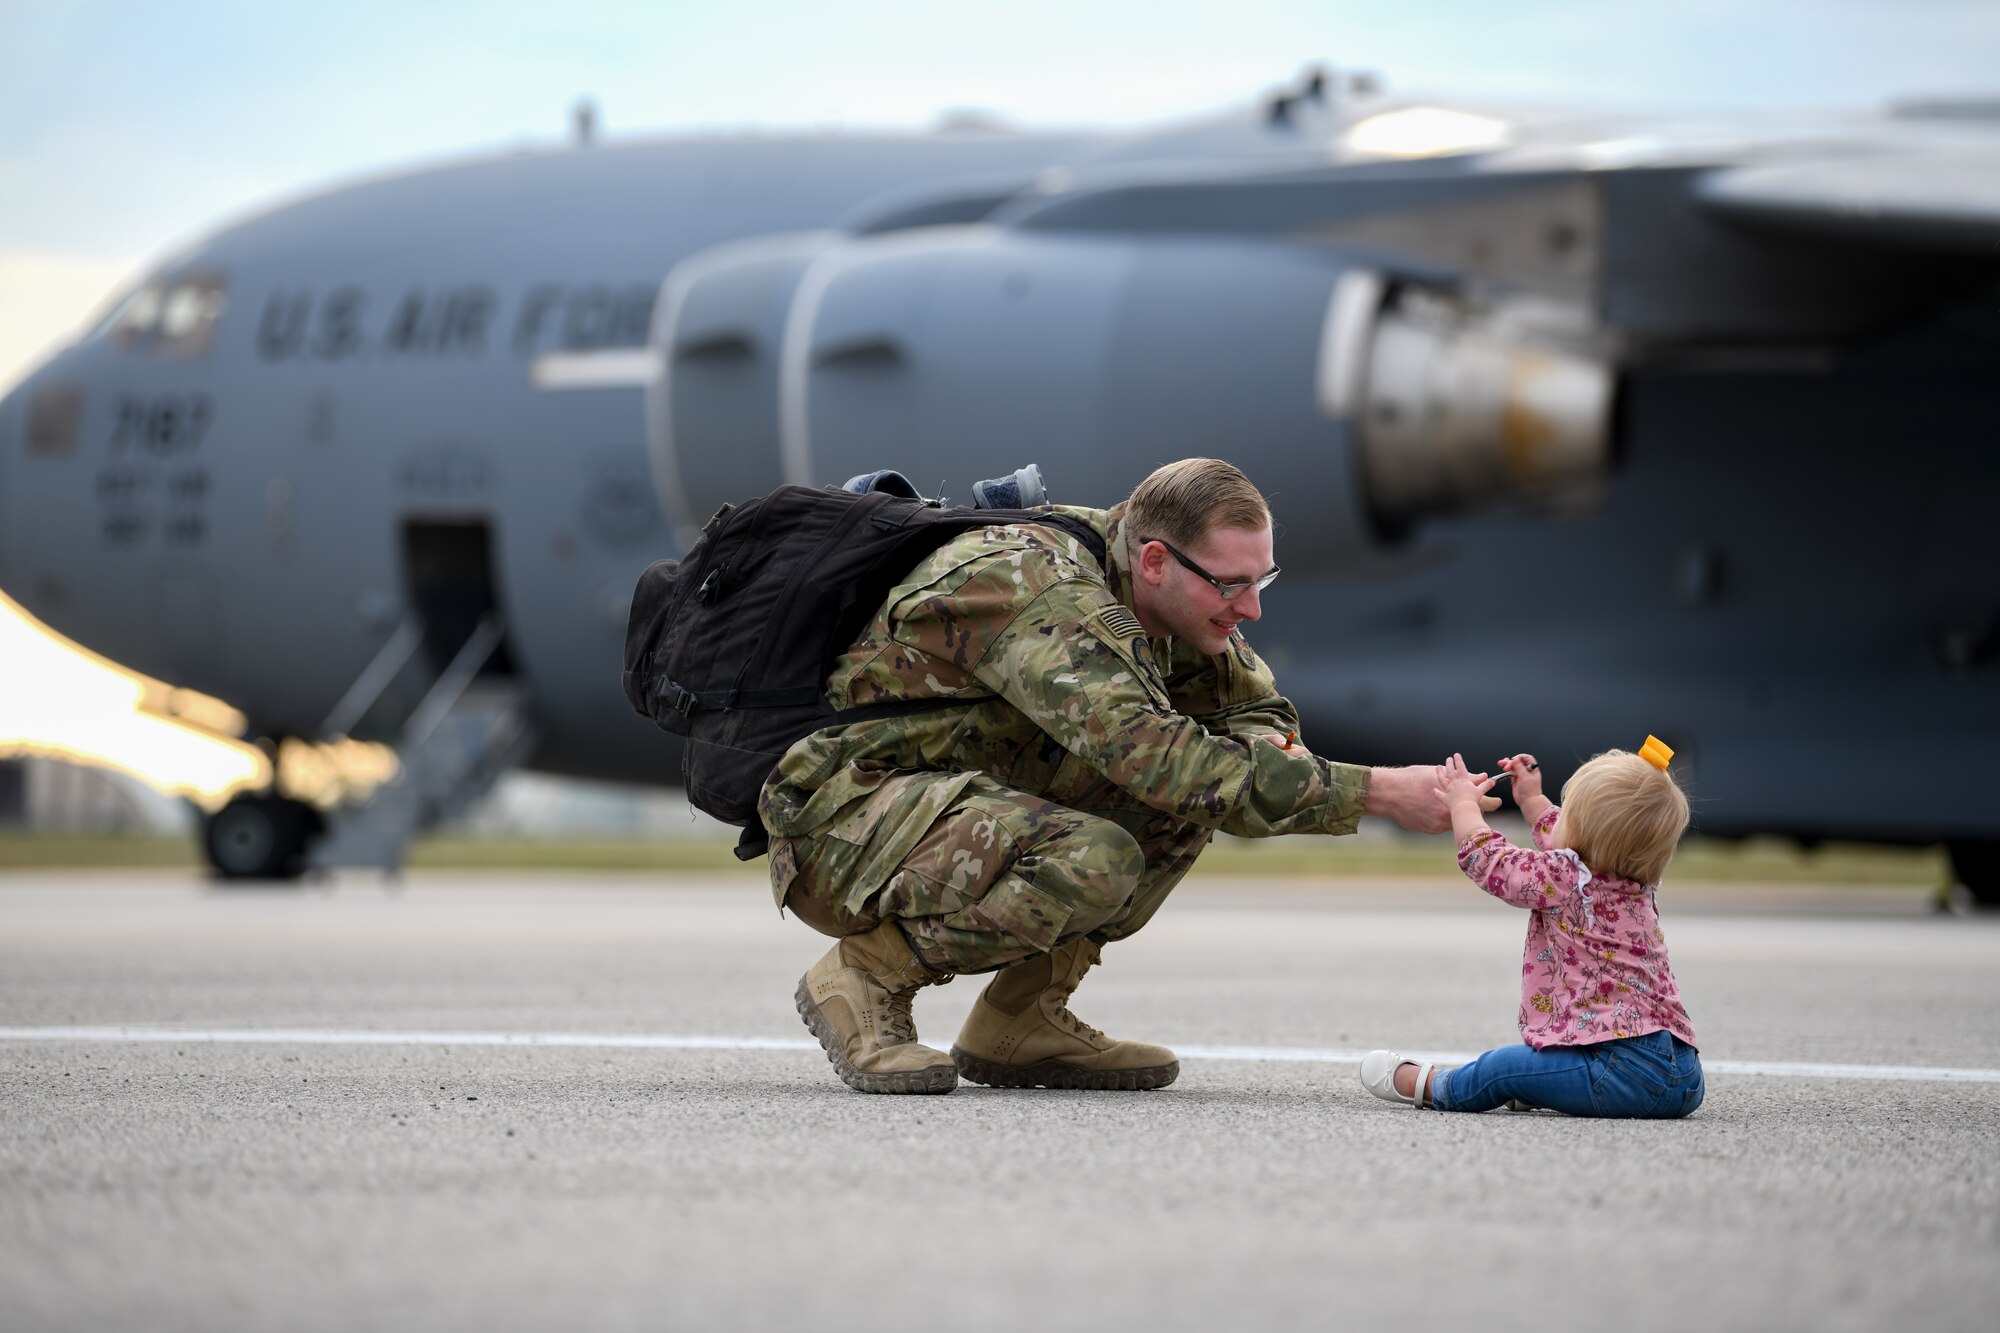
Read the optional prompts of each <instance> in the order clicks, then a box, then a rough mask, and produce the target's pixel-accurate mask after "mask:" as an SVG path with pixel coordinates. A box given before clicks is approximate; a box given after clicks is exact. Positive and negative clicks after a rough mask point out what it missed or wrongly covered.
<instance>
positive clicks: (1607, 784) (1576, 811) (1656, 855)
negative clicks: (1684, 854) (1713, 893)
mask: <svg viewBox="0 0 2000 1333" xmlns="http://www.w3.org/2000/svg"><path fill="white" fill-rule="evenodd" d="M1687 826H1688V801H1687V795H1686V793H1684V792H1682V791H1681V788H1680V784H1679V783H1678V782H1675V781H1674V779H1673V777H1672V775H1671V774H1669V773H1668V772H1667V771H1666V770H1665V769H1661V768H1655V767H1654V766H1653V765H1652V764H1651V763H1649V762H1647V761H1646V760H1644V759H1641V758H1640V757H1639V756H1638V755H1636V754H1633V753H1632V752H1630V751H1629V750H1606V751H1605V752H1604V753H1603V754H1600V755H1598V756H1597V757H1596V758H1594V759H1592V760H1591V761H1590V762H1589V763H1587V764H1585V765H1584V766H1583V767H1582V768H1579V769H1578V770H1576V772H1575V773H1573V774H1572V775H1571V776H1570V780H1569V781H1568V782H1565V783H1564V784H1563V790H1562V827H1563V832H1564V840H1565V841H1566V842H1567V843H1568V844H1569V846H1570V848H1571V850H1573V851H1574V852H1575V853H1576V854H1577V855H1578V856H1580V857H1582V858H1583V863H1584V864H1585V865H1587V866H1589V867H1590V868H1591V869H1592V870H1594V871H1596V872H1597V873H1598V874H1600V875H1621V876H1623V877H1624V878H1626V879H1631V880H1637V881H1638V882H1639V883H1641V884H1658V883H1659V882H1660V879H1661V877H1662V876H1664V875H1665V874H1666V873H1667V863H1668V862H1669V861H1671V860H1673V859H1674V847H1675V846H1676V845H1677V844H1678V843H1679V842H1680V840H1681V834H1683V833H1685V832H1686V831H1687Z"/></svg>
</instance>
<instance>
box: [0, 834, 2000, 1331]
mask: <svg viewBox="0 0 2000 1333" xmlns="http://www.w3.org/2000/svg"><path fill="white" fill-rule="evenodd" d="M1662 908H1663V915H1664V918H1665V923H1666V929H1667V935H1668V942H1669V947H1670V949H1671V952H1672V957H1673V959H1674V963H1675V967H1676V971H1677V973H1678V975H1679V978H1680V980H1681V983H1682V987H1683V990H1684V992H1685V994H1686V996H1687V999H1688V1005H1689V1009H1690V1012H1691V1014H1692V1016H1693V1018H1694V1023H1695V1027H1696V1031H1697V1032H1698V1034H1699V1035H1700V1036H1701V1038H1702V1045H1703V1051H1704V1055H1705V1057H1706V1059H1707V1060H1708V1061H1709V1062H1710V1074H1709V1080H1708V1085H1709V1090H1708V1101H1707V1104H1706V1105H1705V1106H1704V1107H1703V1108H1702V1109H1701V1110H1700V1111H1699V1112H1698V1113H1697V1114H1696V1115H1694V1116H1693V1117H1691V1118H1690V1119H1688V1120H1685V1121H1678V1122H1667V1123H1660V1122H1600V1121H1585V1120H1573V1119H1566V1118H1563V1117H1559V1116H1555V1115H1551V1114H1546V1113H1537V1114H1528V1115H1521V1114H1510V1113H1504V1112H1502V1113H1493V1114H1489V1115H1485V1116H1444V1115H1437V1114H1433V1113H1428V1112H1416V1111H1411V1110H1408V1109H1405V1108H1400V1107H1394V1106H1390V1105H1388V1104H1386V1103H1383V1102H1379V1101H1377V1100H1375V1099H1374V1098H1372V1097H1370V1096H1369V1095H1368V1094H1367V1093H1366V1092H1364V1091H1363V1090H1362V1088H1361V1087H1360V1085H1359V1083H1358V1081H1357V1080H1356V1077H1355V1067H1354V1065H1353V1064H1352V1063H1351V1062H1348V1061H1347V1060H1346V1058H1345V1057H1346V1055H1347V1054H1349V1053H1351V1052H1354V1051H1359V1050H1365V1049H1367V1048H1369V1047H1372V1046H1397V1047H1400V1048H1402V1049H1406V1050H1407V1049H1425V1050H1437V1051H1447V1052H1448V1051H1476V1050H1479V1049H1483V1048H1485V1047H1487V1046H1490V1045H1496V1044H1500V1043H1504V1042H1508V1041H1511V1040H1513V1039H1514V1032H1513V1006H1514V1002H1515V993H1516V992H1515V986H1516V979H1517V976H1518V969H1519V959H1520V942H1521V933H1522V929H1523V920H1522V918H1521V916H1520V915H1519V914H1518V913H1516V912H1514V911H1512V910H1511V909H1508V908H1506V907H1504V906H1502V905H1500V904H1497V903H1493V902H1489V901H1486V900H1484V899H1482V898H1481V897H1480V896H1479V895H1477V894H1476V893H1475V892H1474V891H1473V890H1472V889H1471V888H1470V886H1467V885H1465V884H1464V883H1463V881H1462V880H1456V879H1454V878H1451V877H1440V878H1439V879H1438V880H1437V881H1435V882H1417V881H1391V880H1382V881H1361V882H1354V881H1350V882H1344V883H1339V884H1335V885H1332V886H1328V885H1315V884H1302V883H1290V882H1273V881H1249V882H1237V883H1227V882H1221V881H1217V880H1202V879H1197V880H1195V881H1193V882H1191V883H1190V884H1189V885H1188V886H1186V887H1185V888H1184V889H1183V890H1182V891H1181V892H1180V893H1179V894H1177V895H1176V898H1175V900H1174V901H1173V902H1171V903H1170V904H1169V905H1168V907H1167V908H1166V909H1165V910H1164V911H1163V912H1162V914H1161V915H1160V917H1159V918H1158V919H1157V920H1156V921H1155V923H1154V924H1153V926H1152V927H1151V928H1149V929H1148V930H1147V932H1146V933H1145V934H1144V935H1142V936H1140V937H1138V938H1136V939H1134V940H1131V941H1128V942H1126V943H1124V944H1122V945H1119V946H1117V947H1115V948H1113V949H1111V950H1109V951H1108V952H1107V956H1106V963H1105V966H1104V967H1103V968H1102V969H1101V970H1099V971H1098V972H1095V973H1093V974H1092V975H1091V976H1090V977H1089V978H1088V979H1087V980H1086V982H1085V984H1084V987H1083V989H1082V990H1081V991H1080V992H1079V994H1078V998H1077V1002H1076V1006H1075V1007H1076V1009H1077V1011H1078V1012H1079V1013H1080V1014H1081V1015H1082V1016H1083V1017H1084V1018H1086V1019H1088V1020H1090V1021H1091V1022H1094V1023H1096V1024H1098V1025H1099V1026H1102V1027H1104V1028H1106V1029H1108V1030H1110V1031H1112V1032H1114V1033H1116V1034H1121V1035H1130V1036H1134V1037H1143V1038H1145V1039H1149V1040H1156V1041H1164V1042H1167V1043H1169V1044H1173V1045H1176V1046H1177V1047H1180V1048H1182V1050H1183V1054H1184V1061H1183V1073H1182V1075H1181V1078H1180V1080H1179V1082H1177V1083H1176V1084H1175V1085H1174V1086H1173V1087H1171V1088H1168V1089H1165V1090H1162V1091H1159V1092H1154V1093H1066V1092H1049V1091H1036V1092H1001V1091H992V1090H987V1089H982V1088H977V1087H972V1086H966V1087H962V1088H961V1089H960V1090H959V1091H958V1092H956V1093H954V1094H952V1095H950V1096H947V1097H866V1096H861V1095H859V1094H855V1093H851V1092H849V1091H847V1090H846V1088H844V1087H843V1086H842V1085H841V1084H840V1083H839V1082H838V1081H837V1080H836V1079H835V1078H834V1076H833V1074H832V1071H831V1070H830V1068H829V1067H828V1066H827V1064H826V1063H825V1060H824V1057H823V1056H822V1055H821V1054H820V1053H819V1051H818V1049H817V1047H811V1046H809V1038H808V1036H807V1034H806V1032H805V1030H804V1028H803V1027H801V1026H800V1025H799V1023H798V1020H797V1018H796V1016H795V1015H794V1014H793V1012H792V1001H791V995H792V988H793V985H794V983H795V982H796V980H797V978H798V975H799V973H800V972H802V971H803V970H804V969H805V967H806V966H807V965H809V964H810V963H811V962H812V961H813V959H814V958H815V957H817V956H818V955H819V953H821V952H822V951H823V948H824V946H825V943H826V942H825V941H823V940H821V939H820V938H819V937H817V936H815V935H813V934H812V933H811V932H810V931H809V930H807V929H806V928H804V927H803V926H801V925H799V924H798V923H797V922H795V921H791V920H781V919H780V918H779V917H778V916H777V914H776V913H775V912H774V910H773V909H772V907H771V904H770V899H769V895H768V893H766V892H765V891H763V890H762V888H761V887H760V886H759V885H758V884H757V883H756V882H755V881H753V880H742V881H722V880H708V881H705V882H681V883H671V884H662V883H656V882H651V881H648V880H645V879H641V878H636V877H607V876H577V875H555V874H544V873H537V874H533V875H521V876H472V875H446V874H429V875H420V876H414V877H412V878H411V879H410V880H409V881H408V883H407V884H406V885H405V886H404V887H403V888H401V889H400V890H397V889H392V888H389V887H387V886H384V885H383V884H381V883H380V882H379V881H377V880H374V879H371V878H366V877H361V878H354V879H344V880H340V881H337V882H335V883H334V884H332V885H330V886H323V887H320V888H315V889H308V890H305V891H277V892H273V891H241V890H229V889H220V888H216V887H214V886H211V885H209V884H207V883H205V882H202V881H200V880H197V879H195V878H193V877H190V876H184V875H176V874H167V873H118V874H89V873H75V872H67V873H48V874H15V875H5V876H0V1029H4V1031H0V1112H4V1114H0V1328H4V1329H6V1330H9V1333H30V1331H31V1330H42V1329H114V1330H115V1329H127V1328H130V1329H146V1330H177V1329H190V1330H195V1329H199V1330H226V1329H273V1328H285V1329H302V1330H320V1329H324V1330H342V1331H343V1333H345V1331H346V1330H353V1329H358V1328H422V1329H426V1330H431V1329H441V1330H453V1329H480V1330H499V1329H516V1328H519V1329H547V1328H551V1327H573V1328H579V1329H585V1328H587V1329H628V1328H629V1329H731V1328H745V1329H764V1328H775V1327H788V1326H789V1327H800V1328H803V1327H811V1328H814V1329H819V1330H830V1329H846V1328H878V1327H908V1328H922V1327H940V1328H971V1329H1003V1328H1004V1329H1009V1330H1018V1329H1020V1328H1022V1327H1024V1326H1032V1327H1036V1328H1045V1329H1063V1328H1084V1327H1090V1328H1128V1327H1132V1328H1149V1329H1184V1328H1185V1329H1209V1328H1218V1327H1232V1328H1233V1327H1250V1328H1257V1327H1314V1328H1317V1327H1328V1326H1337V1325H1341V1324H1348V1325H1353V1326H1362V1327H1381V1328H1388V1327H1399V1328H1400V1327H1417V1328H1429V1327H1440V1326H1446V1325H1450V1326H1467V1325H1475V1326H1478V1327H1480V1328H1482V1329H1491V1328H1502V1329H1505V1328H1535V1329H1548V1328H1566V1327H1581V1326H1600V1325H1601V1326H1606V1327H1613V1328H1619V1329H1626V1330H1643V1329H1674V1330H1677V1331H1678V1330H1683V1329H1686V1328H1689V1327H1697V1328H1701V1329H1703V1330H1705V1331H1706V1330H1712V1329H1737V1328H1743V1329H1752V1328H1754V1329H1789V1328H1813V1329H1871V1330H1872V1329H1880V1328H1883V1327H1888V1326H1892V1325H1893V1326H1896V1327H1899V1328H1903V1329H1911V1330H1915V1329H1960V1328H1963V1329H1980V1330H1987V1329H1991V1328H1994V1327H1995V1326H1996V1315H1995V1313H1994V1312H1995V1311H1996V1310H2000V1265H1996V1264H1995V1262H1994V1258H1995V1255H1996V1254H2000V1021H1996V1014H2000V920H1996V919H1991V918H1982V919H1962V918H1954V917H1947V916H1933V915H1929V914H1928V913H1927V912H1926V910H1925V902H1924V898H1923V895H1921V894H1917V893H1912V892H1908V891H1891V890H1868V889H1839V890H1833V889H1827V890H1817V889H1784V890H1779V889H1755V890H1752V889H1731V888H1727V887H1699V888H1689V889H1687V890H1685V891H1681V890H1677V889H1676V888H1675V887H1674V886H1673V885H1671V884H1670V885H1669V888H1668V890H1667V891H1666V892H1665V893H1664V894H1663V897H1662ZM976 985H977V983H976V982H975V981H973V980H972V979H969V978H962V979H960V980H959V981H957V982H956V983H955V984H953V985H951V986H948V987H944V988H940V989H937V990H933V991H927V992H925V993H924V994H923V995H922V996H921V997H920V999H919V1001H918V1005H917V1017H918V1021H919V1025H920V1027H921V1029H922V1031H923V1033H924V1035H925V1036H926V1038H927V1039H929V1040H930V1041H932V1042H933V1044H936V1045H938V1046H941V1047H942V1046H948V1045H949V1044H950V1040H951V1036H952V1034H953V1032H955V1030H956V1027H957V1023H958V1021H959V1019H960V1018H961V1017H962V1016H963V1014H964V1012H965V1010H966V1008H967V1007H968V1006H969V1005H970V1003H971V1001H972V999H973V996H974V994H975V988H976ZM107 1029H112V1030H109V1031H107ZM163 1030H164V1031H169V1032H171V1033H174V1034H185V1039H182V1036H181V1035H174V1036H172V1037H170V1038H169V1039H166V1040H160V1039H157V1038H158V1036H159V1034H160V1033H161V1032H162V1031H163ZM217 1034H221V1035H220V1037H218V1035H217ZM454 1034H457V1035H454ZM502 1034H505V1037H506V1039H508V1040H511V1041H515V1042H519V1043H526V1042H531V1041H533V1042H539V1043H542V1044H514V1045H491V1044H477V1041H484V1040H499V1039H500V1038H501V1036H502ZM371 1035H372V1038H373V1039H372V1040H370V1039H369V1038H370V1037H371ZM702 1038H710V1039H713V1041H712V1042H710V1043H708V1044H701V1043H700V1042H699V1041H698V1040H697V1039H702ZM1231 1048H1235V1053H1234V1054H1231V1053H1230V1051H1231ZM1288 1054H1289V1055H1291V1056H1293V1057H1296V1058H1289V1059H1287V1058H1279V1057H1281V1056H1284V1055H1288ZM1810 1064H1832V1065H1840V1066H1849V1067H1852V1066H1865V1067H1866V1068H1865V1069H1861V1070H1854V1069H1850V1070H1849V1071H1848V1072H1847V1073H1844V1074H1842V1075H1840V1076H1837V1077H1812V1076H1804V1075H1805V1073H1806V1072H1807V1071H1805V1070H1804V1069H1803V1068H1802V1067H1803V1066H1806V1065H1810ZM1911 1067H1942V1068H1947V1069H1952V1070H1959V1071H1966V1072H1965V1074H1964V1076H1963V1077H1962V1078H1947V1077H1944V1076H1941V1075H1938V1074H1935V1073H1929V1074H1925V1073H1920V1072H1912V1070H1911ZM1725 1070H1727V1071H1729V1072H1723V1071H1725ZM1753 1071H1755V1072H1753ZM1899 1071H1900V1072H1899ZM1870 1074H1873V1075H1876V1076H1869V1075H1870Z"/></svg>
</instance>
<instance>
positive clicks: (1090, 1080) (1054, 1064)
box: [951, 939, 1181, 1091]
mask: <svg viewBox="0 0 2000 1333" xmlns="http://www.w3.org/2000/svg"><path fill="white" fill-rule="evenodd" d="M1100 953H1101V950H1100V948H1099V947H1098V945H1097V944H1095V943H1094V942H1092V941H1091V940H1088V939H1075V940H1071V941H1070V942H1069V943H1068V944H1065V945H1063V946H1062V947H1061V948H1059V949H1057V950H1056V951H1055V952H1053V953H1046V954H1041V955H1039V956H1037V957H1034V958H1023V959H1022V960H1021V961H1020V962H1018V963H1010V964H1008V965H1007V966H1006V967H1003V968H1001V969H1000V971H999V972H998V973H997V974H996V975H995V976H994V978H993V980H992V981H991V982H989V983H988V984H987V987H986V989H985V990H984V991H982V992H980V995H979V999H978V1000H977V1001H976V1002H975V1003H974V1004H973V1006H972V1012H971V1013H970V1014H968V1015H967V1016H966V1019H965V1026H964V1028H962V1029H961V1030H960V1031H959V1034H958V1041H957V1042H956V1043H955V1044H954V1045H953V1046H952V1048H951V1058H952V1059H953V1060H955V1061H957V1062H958V1072H959V1073H961V1074H963V1075H965V1076H966V1077H967V1078H969V1079H971V1080H972V1081H973V1082H974V1083H985V1084H988V1085H990V1086H992V1087H996V1088H1084V1089H1089V1090H1092V1091H1100V1090H1111V1089H1131V1090H1136V1089H1140V1088H1164V1087H1166V1086H1167V1084H1169V1083H1171V1082H1173V1081H1174V1079H1175V1078H1177V1077H1178V1076H1179V1075H1180V1072H1181V1062H1180V1061H1179V1060H1178V1059H1176V1058H1175V1057H1174V1053H1173V1052H1172V1051H1170V1050H1168V1049H1167V1048H1166V1047H1164V1046H1149V1045H1147V1044H1146V1043H1145V1042H1138V1041H1114V1040H1112V1039H1111V1038H1110V1037H1107V1036H1105V1035H1104V1034H1103V1033H1102V1032H1099V1031H1098V1030H1097V1029H1096V1028H1094V1027H1092V1026H1090V1024H1088V1023H1085V1022H1083V1021H1082V1020H1080V1019H1079V1018H1077V1016H1076V1015H1075V1014H1072V1013H1071V1012H1070V1011H1069V997H1070V993H1071V992H1072V991H1074V990H1075V989H1076V984H1077V983H1078V982H1079V981H1081V980H1083V974H1084V973H1085V972H1088V971H1089V970H1090V968H1091V965H1092V964H1094V963H1096V962H1097V960H1098V956H1099V954H1100Z"/></svg>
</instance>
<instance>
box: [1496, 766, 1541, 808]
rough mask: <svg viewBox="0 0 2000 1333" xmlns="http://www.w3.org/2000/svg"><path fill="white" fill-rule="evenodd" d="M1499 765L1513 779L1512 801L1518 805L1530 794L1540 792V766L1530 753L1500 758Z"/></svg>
mask: <svg viewBox="0 0 2000 1333" xmlns="http://www.w3.org/2000/svg"><path fill="white" fill-rule="evenodd" d="M1500 767H1501V768H1503V769H1505V770H1507V773H1508V775H1509V776H1510V777H1512V778H1513V780H1514V803H1515V804H1516V805H1519V804H1520V803H1521V802H1522V801H1525V800H1527V799H1528V798H1529V797H1530V796H1540V795H1541V794H1542V766H1541V765H1540V764H1539V763H1537V762H1536V761H1535V756H1533V755H1531V754H1517V755H1515V756H1514V757H1513V758H1512V759H1502V760H1501V761H1500Z"/></svg>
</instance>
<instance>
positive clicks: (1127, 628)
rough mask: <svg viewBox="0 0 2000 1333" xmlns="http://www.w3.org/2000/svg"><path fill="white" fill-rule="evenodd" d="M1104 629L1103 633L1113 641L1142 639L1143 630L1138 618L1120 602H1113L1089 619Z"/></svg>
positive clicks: (1144, 635) (1143, 635)
mask: <svg viewBox="0 0 2000 1333" xmlns="http://www.w3.org/2000/svg"><path fill="white" fill-rule="evenodd" d="M1091 619H1093V620H1095V621H1096V622H1097V623H1098V624H1099V625H1102V626H1103V627H1104V632H1105V633H1107V634H1109V635H1110V636H1111V637H1112V638H1114V639H1143V638H1145V637H1146V631H1145V629H1144V628H1143V627H1142V626H1141V625H1140V624H1139V617H1137V616H1135V615H1133V614H1132V612H1131V609H1130V608H1129V607H1127V606H1125V605H1124V604H1123V603H1122V602H1114V603H1113V604H1111V605H1110V606H1107V607H1105V608H1104V609H1103V610H1102V611H1099V612H1098V613H1097V614H1096V615H1095V616H1093V617H1091Z"/></svg>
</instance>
